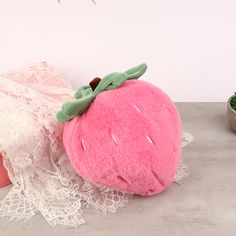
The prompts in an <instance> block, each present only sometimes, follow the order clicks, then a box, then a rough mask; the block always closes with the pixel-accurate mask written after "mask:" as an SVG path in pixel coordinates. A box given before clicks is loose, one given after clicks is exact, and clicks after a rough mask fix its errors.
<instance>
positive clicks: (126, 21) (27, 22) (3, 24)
mask: <svg viewBox="0 0 236 236" xmlns="http://www.w3.org/2000/svg"><path fill="white" fill-rule="evenodd" d="M96 1H97V6H95V5H94V4H93V3H92V2H91V1H90V0H61V4H59V3H58V2H57V0H18V1H16V0H1V1H0V72H1V73H2V72H4V71H5V70H8V69H11V68H12V67H18V66H20V65H23V64H25V63H30V62H36V61H44V60H46V61H48V62H49V63H51V64H52V65H54V66H55V67H56V68H57V69H59V70H60V71H61V72H62V73H63V74H64V75H65V77H67V78H71V79H73V84H74V86H75V87H79V86H80V85H82V84H85V83H87V82H88V81H90V79H92V78H93V77H94V76H103V75H105V74H107V73H109V72H113V71H122V70H125V69H127V68H129V67H131V66H133V65H136V64H138V63H140V62H146V63H148V65H149V70H148V73H147V74H146V75H145V76H144V78H143V79H145V80H148V81H151V82H153V83H155V84H156V85H157V86H159V87H161V88H162V89H163V90H165V91H166V92H167V93H168V94H169V95H170V96H171V97H172V98H173V99H174V100H175V101H225V100H226V99H227V97H229V96H230V95H231V94H232V93H233V91H234V90H236V1H235V0H96Z"/></svg>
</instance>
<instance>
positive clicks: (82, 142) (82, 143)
mask: <svg viewBox="0 0 236 236" xmlns="http://www.w3.org/2000/svg"><path fill="white" fill-rule="evenodd" d="M81 145H82V147H83V149H84V151H86V148H85V145H84V140H83V139H81Z"/></svg>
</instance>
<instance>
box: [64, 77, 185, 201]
mask: <svg viewBox="0 0 236 236" xmlns="http://www.w3.org/2000/svg"><path fill="white" fill-rule="evenodd" d="M180 129H181V120H180V116H179V114H178V112H177V110H176V108H175V105H174V104H173V103H172V101H171V100H170V98H169V97H168V96H167V95H166V94H165V93H164V92H162V91H161V90H160V89H158V88H157V87H155V86H153V85H151V84H149V83H147V82H144V81H140V80H131V81H127V82H126V83H125V84H124V85H123V86H121V87H120V88H118V89H115V90H110V91H106V92H102V93H101V94H99V95H98V96H97V98H96V99H95V100H94V102H93V103H92V104H91V105H90V107H89V109H88V110H87V112H86V113H84V114H83V115H82V116H81V117H79V118H75V119H73V120H72V121H70V122H67V123H66V124H65V127H64V145H65V148H66V151H67V153H68V156H69V158H70V160H71V162H72V164H73V166H74V168H75V169H76V171H77V172H78V173H79V174H80V175H81V176H84V177H85V178H87V179H88V180H89V181H91V182H93V183H97V184H103V185H105V186H109V187H111V188H114V189H116V190H119V191H121V192H126V193H131V194H133V193H135V194H140V195H144V196H145V195H153V194H157V193H159V192H161V191H163V190H164V189H166V188H167V187H168V186H169V185H170V184H171V183H172V182H173V180H174V176H175V174H176V170H177V166H178V163H179V160H180V152H181V140H180Z"/></svg>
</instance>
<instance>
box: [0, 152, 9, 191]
mask: <svg viewBox="0 0 236 236" xmlns="http://www.w3.org/2000/svg"><path fill="white" fill-rule="evenodd" d="M10 183H11V181H10V179H9V178H8V174H7V170H6V169H5V167H4V166H3V162H2V155H1V153H0V188H1V187H3V186H5V185H7V184H10Z"/></svg>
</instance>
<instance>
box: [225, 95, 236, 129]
mask: <svg viewBox="0 0 236 236" xmlns="http://www.w3.org/2000/svg"><path fill="white" fill-rule="evenodd" d="M231 99H232V97H230V98H229V100H228V103H227V115H228V121H229V126H230V128H231V129H232V130H233V131H234V132H236V111H235V110H234V109H233V108H232V107H231V105H230V101H231Z"/></svg>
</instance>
